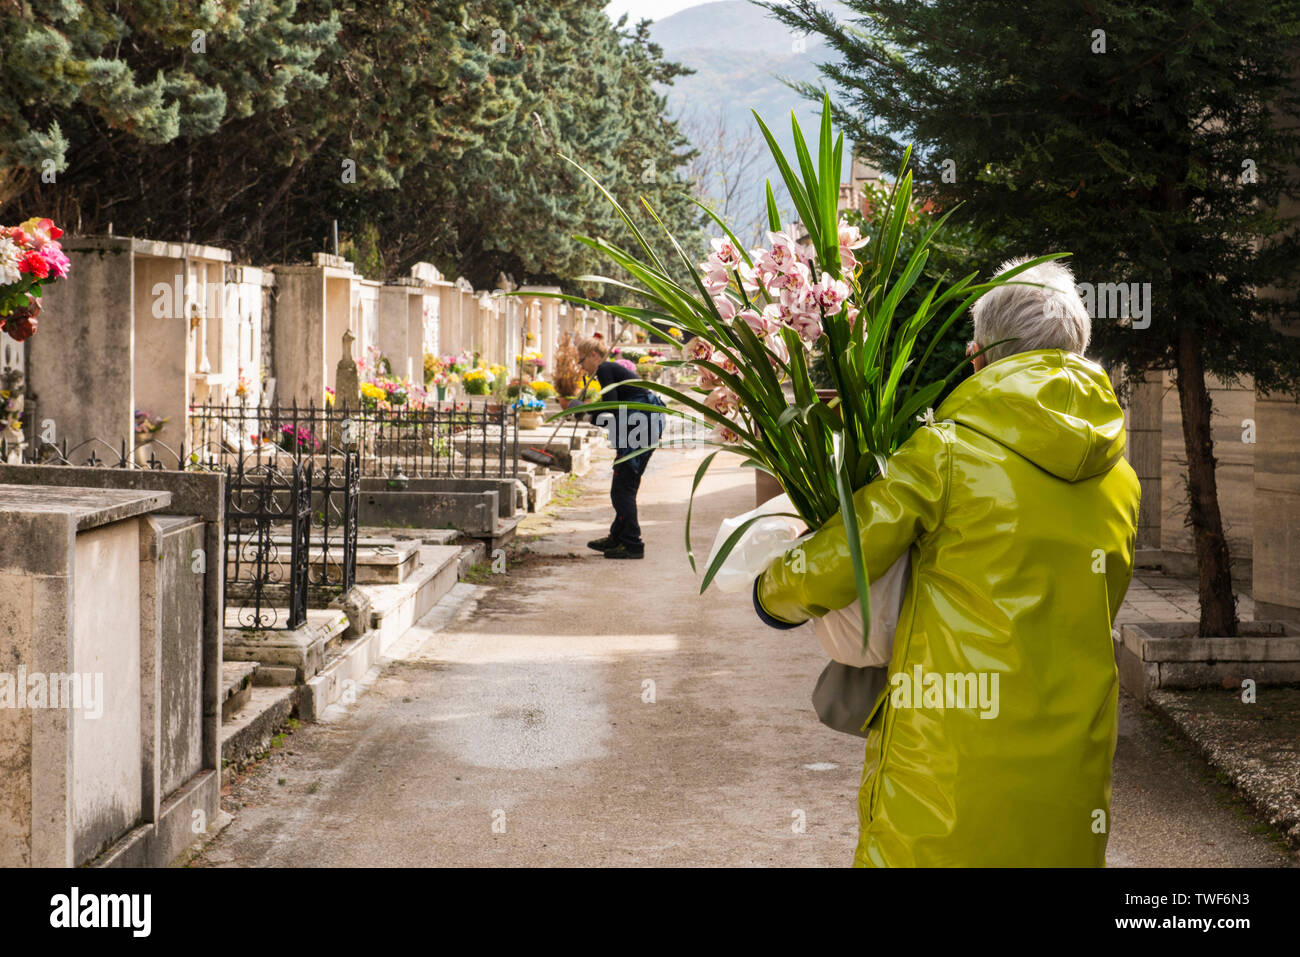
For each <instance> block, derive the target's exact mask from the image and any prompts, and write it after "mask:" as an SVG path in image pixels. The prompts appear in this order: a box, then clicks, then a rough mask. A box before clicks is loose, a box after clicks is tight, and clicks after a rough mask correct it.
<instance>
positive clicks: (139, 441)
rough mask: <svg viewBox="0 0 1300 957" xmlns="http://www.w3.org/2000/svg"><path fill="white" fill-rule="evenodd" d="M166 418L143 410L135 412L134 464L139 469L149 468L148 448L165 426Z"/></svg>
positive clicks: (149, 453)
mask: <svg viewBox="0 0 1300 957" xmlns="http://www.w3.org/2000/svg"><path fill="white" fill-rule="evenodd" d="M168 421H169V419H168V418H167V417H166V416H155V415H152V414H150V413H149V412H146V411H145V410H144V409H136V410H135V464H136V465H138V466H140V467H141V468H148V467H149V457H150V455H151V453H152V449H151V448H150V446H152V445H153V443H154V442H155V441H156V440H157V438H158V435H159V434H160V433H161V432H162V430H163V429H164V428H165V427H166V426H167V423H168Z"/></svg>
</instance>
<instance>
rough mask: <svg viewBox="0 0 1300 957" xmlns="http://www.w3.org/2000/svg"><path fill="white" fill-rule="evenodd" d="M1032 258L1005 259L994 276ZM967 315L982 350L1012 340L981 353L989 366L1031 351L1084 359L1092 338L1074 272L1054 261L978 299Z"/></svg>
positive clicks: (1039, 266)
mask: <svg viewBox="0 0 1300 957" xmlns="http://www.w3.org/2000/svg"><path fill="white" fill-rule="evenodd" d="M1030 258H1031V257H1029V256H1022V257H1020V258H1018V259H1008V260H1007V261H1006V262H1004V263H1003V264H1002V265H1001V267H999V269H998V272H997V275H1002V273H1004V272H1006V271H1008V270H1009V269H1013V268H1015V267H1016V266H1019V265H1020V264H1021V263H1024V262H1028V261H1029V259H1030ZM1024 283H1037V284H1038V285H1033V286H1030V285H1023V284H1024ZM971 314H972V315H973V316H974V319H975V341H976V342H978V343H979V344H980V345H981V346H985V345H988V344H989V343H992V342H997V341H998V340H1000V339H1009V340H1011V341H1009V342H1003V343H1001V344H1000V345H996V346H993V347H992V348H991V349H989V350H988V351H987V352H985V353H984V355H985V357H986V358H987V359H988V361H989V362H996V361H997V360H998V359H1005V358H1006V357H1007V356H1013V355H1015V354H1016V353H1018V352H1032V351H1033V350H1035V349H1064V350H1066V351H1067V352H1074V353H1078V354H1079V355H1083V351H1084V350H1085V349H1087V348H1088V339H1089V337H1090V336H1091V335H1092V320H1090V319H1089V318H1088V310H1087V309H1086V308H1084V305H1083V300H1082V299H1080V298H1079V293H1078V291H1077V289H1076V288H1075V284H1074V273H1072V272H1070V270H1069V268H1068V267H1066V266H1063V265H1061V263H1059V262H1057V261H1055V260H1054V261H1052V262H1045V263H1040V264H1039V265H1037V266H1033V267H1031V268H1029V269H1026V270H1024V271H1023V272H1020V273H1017V274H1016V275H1015V276H1013V277H1012V278H1011V279H1009V280H1008V281H1007V283H1006V284H1005V285H1002V286H998V287H997V288H996V289H991V290H989V291H988V292H986V293H985V294H984V295H983V296H981V297H980V298H979V299H977V300H976V302H975V305H974V306H972V307H971Z"/></svg>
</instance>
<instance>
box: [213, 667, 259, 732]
mask: <svg viewBox="0 0 1300 957" xmlns="http://www.w3.org/2000/svg"><path fill="white" fill-rule="evenodd" d="M256 672H257V662H256V661H223V662H222V663H221V720H222V721H223V722H224V721H229V720H230V716H231V715H232V714H234V713H235V712H236V711H239V710H240V709H241V708H243V707H244V705H246V704H247V703H248V699H249V696H250V695H251V694H252V691H253V676H254V674H255V673H256Z"/></svg>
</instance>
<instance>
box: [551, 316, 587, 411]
mask: <svg viewBox="0 0 1300 957" xmlns="http://www.w3.org/2000/svg"><path fill="white" fill-rule="evenodd" d="M582 379H583V374H582V367H581V366H579V365H578V343H577V340H576V337H575V336H574V334H573V333H572V332H566V333H565V334H564V335H563V336H561V337H560V341H559V343H557V344H556V347H555V372H554V374H553V375H552V376H551V383H552V384H553V385H554V386H555V394H556V396H557V397H558V399H559V403H560V408H562V409H567V408H568V407H569V403H570V402H572V401H573V400H574V399H575V398H576V397H577V395H578V393H579V392H580V391H581V389H582Z"/></svg>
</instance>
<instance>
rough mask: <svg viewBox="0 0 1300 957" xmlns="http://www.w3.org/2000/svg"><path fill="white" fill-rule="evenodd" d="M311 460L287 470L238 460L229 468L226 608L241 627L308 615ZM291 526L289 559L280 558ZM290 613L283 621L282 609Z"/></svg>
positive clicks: (296, 623) (297, 622) (296, 621)
mask: <svg viewBox="0 0 1300 957" xmlns="http://www.w3.org/2000/svg"><path fill="white" fill-rule="evenodd" d="M311 490H312V463H310V462H308V463H306V464H301V463H298V462H290V463H288V466H287V468H286V469H282V468H281V467H280V466H279V465H277V464H272V463H265V462H260V463H257V464H255V465H252V466H251V467H248V468H246V467H245V463H244V462H243V461H240V462H239V463H238V464H236V465H232V466H228V467H227V468H226V508H225V519H226V555H225V581H226V604H227V607H231V606H233V607H236V608H237V609H238V610H237V611H236V620H237V622H238V624H239V625H240V627H243V628H262V629H270V628H277V627H280V628H290V629H292V628H298V627H300V626H301V625H302V624H304V623H305V622H306V620H307V586H308V570H309V567H310V566H309V558H310V556H309V552H310V544H309V542H310V538H311V527H312V508H311V498H312V495H311ZM285 526H288V538H289V541H288V543H287V544H288V546H289V548H288V554H287V558H288V561H287V562H286V561H284V560H283V559H282V557H281V550H282V547H283V545H284V544H285V543H284V542H283V536H282V535H279V534H277V533H278V532H279V530H280V529H282V528H284V527H285ZM286 600H287V605H288V613H287V615H286V618H285V620H284V621H283V622H281V621H280V609H281V608H283V607H284V605H285V604H286Z"/></svg>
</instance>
